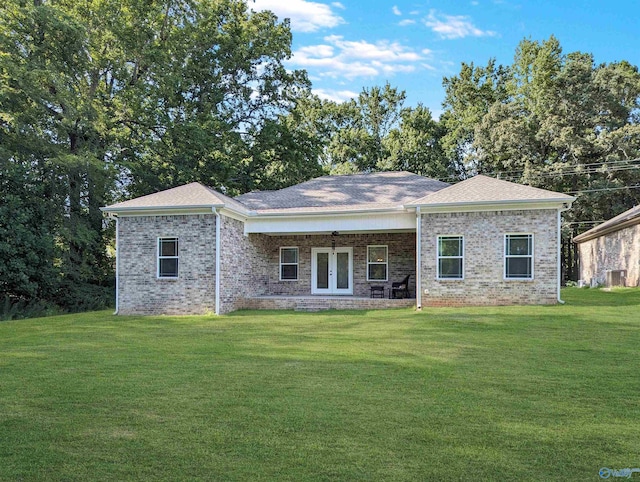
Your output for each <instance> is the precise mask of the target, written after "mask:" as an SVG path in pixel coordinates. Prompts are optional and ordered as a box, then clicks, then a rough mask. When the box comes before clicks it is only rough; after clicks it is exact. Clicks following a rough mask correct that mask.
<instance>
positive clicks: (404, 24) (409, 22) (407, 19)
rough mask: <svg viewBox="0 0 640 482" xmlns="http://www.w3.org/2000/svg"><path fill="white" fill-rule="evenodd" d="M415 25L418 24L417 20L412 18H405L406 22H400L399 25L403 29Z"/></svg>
mask: <svg viewBox="0 0 640 482" xmlns="http://www.w3.org/2000/svg"><path fill="white" fill-rule="evenodd" d="M414 23H416V21H415V20H413V19H410V18H405V19H404V20H400V21H399V22H398V25H400V26H401V27H406V26H407V25H413V24H414Z"/></svg>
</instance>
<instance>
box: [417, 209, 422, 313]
mask: <svg viewBox="0 0 640 482" xmlns="http://www.w3.org/2000/svg"><path fill="white" fill-rule="evenodd" d="M421 266H422V214H421V213H420V206H417V207H416V310H418V311H420V310H421V309H422V274H421V272H420V268H421Z"/></svg>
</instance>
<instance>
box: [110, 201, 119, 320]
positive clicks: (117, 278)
mask: <svg viewBox="0 0 640 482" xmlns="http://www.w3.org/2000/svg"><path fill="white" fill-rule="evenodd" d="M109 217H110V218H115V220H116V310H115V311H114V312H113V314H114V315H117V314H118V311H119V309H120V303H119V301H120V300H119V292H120V289H119V288H120V282H119V278H120V277H119V269H118V265H119V264H120V263H119V260H120V243H119V241H120V234H119V231H120V229H119V228H120V226H119V223H118V216H117V215H115V214H113V213H109Z"/></svg>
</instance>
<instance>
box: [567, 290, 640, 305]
mask: <svg viewBox="0 0 640 482" xmlns="http://www.w3.org/2000/svg"><path fill="white" fill-rule="evenodd" d="M562 299H563V300H564V301H565V302H566V303H567V304H570V305H573V306H634V305H640V288H611V289H607V288H565V289H563V290H562Z"/></svg>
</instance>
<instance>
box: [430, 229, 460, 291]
mask: <svg viewBox="0 0 640 482" xmlns="http://www.w3.org/2000/svg"><path fill="white" fill-rule="evenodd" d="M440 238H459V239H460V241H461V244H462V254H461V255H460V256H440ZM440 259H461V260H462V273H460V274H461V275H462V276H461V277H460V278H442V277H441V276H440ZM465 264H466V263H465V262H464V234H439V235H438V236H436V280H438V281H464V271H465V266H464V265H465Z"/></svg>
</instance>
